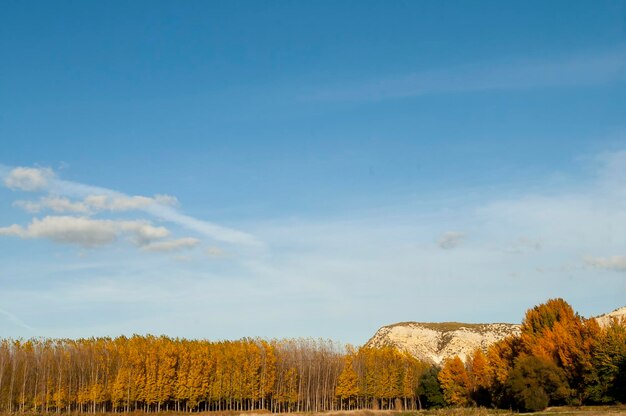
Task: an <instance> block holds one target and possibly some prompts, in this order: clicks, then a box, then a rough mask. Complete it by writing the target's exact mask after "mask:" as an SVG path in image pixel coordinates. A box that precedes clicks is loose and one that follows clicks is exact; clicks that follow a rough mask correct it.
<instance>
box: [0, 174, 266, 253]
mask: <svg viewBox="0 0 626 416" xmlns="http://www.w3.org/2000/svg"><path fill="white" fill-rule="evenodd" d="M0 178H2V181H3V183H4V185H5V186H6V187H7V188H9V189H11V190H14V191H27V192H47V195H46V196H44V197H41V198H40V199H39V200H37V201H22V200H20V201H16V202H15V205H16V206H18V207H20V208H23V209H25V210H27V211H28V212H31V213H37V212H40V211H43V210H46V209H49V210H52V211H54V212H57V213H61V212H64V213H79V214H87V215H88V214H93V213H96V212H104V211H108V212H122V211H131V210H132V211H142V212H144V213H147V214H148V215H150V216H152V217H154V218H157V219H159V220H163V221H167V222H171V223H174V224H177V225H179V226H181V227H183V228H186V229H188V230H191V231H194V232H196V233H199V234H201V235H203V236H205V237H208V238H210V239H212V240H215V241H218V242H223V243H228V244H233V245H239V246H242V247H257V248H258V247H262V246H263V244H262V243H261V242H260V241H259V240H257V239H256V238H255V237H254V236H252V235H250V234H248V233H245V232H243V231H239V230H235V229H232V228H228V227H223V226H220V225H218V224H214V223H211V222H208V221H203V220H199V219H197V218H194V217H191V216H189V215H186V214H183V213H182V212H180V210H179V208H178V205H179V204H178V200H177V199H176V198H175V197H173V196H169V195H155V196H154V197H146V196H141V195H136V196H130V195H126V194H124V193H121V192H117V191H114V190H111V189H107V188H101V187H96V186H91V185H86V184H82V183H78V182H72V181H66V180H62V179H60V178H58V176H57V175H56V174H55V172H54V171H53V170H52V169H50V168H40V167H36V168H30V167H15V168H11V167H7V166H2V165H0ZM70 198H74V200H72V199H70ZM76 199H78V200H76ZM49 218H54V217H49ZM67 218H80V219H79V220H75V221H74V222H75V223H81V224H86V223H89V221H88V218H83V217H66V218H65V219H63V220H59V221H61V222H69V220H68V219H67ZM47 221H52V220H50V219H48V220H47ZM89 224H90V226H91V227H92V228H95V229H98V230H99V231H100V234H99V236H98V239H96V240H95V242H94V244H95V245H96V246H97V245H99V244H98V241H112V240H115V238H116V237H117V236H119V234H118V232H119V230H120V229H124V227H121V228H120V227H117V228H116V226H113V225H111V224H109V225H110V227H109V228H111V227H112V228H114V229H116V230H117V231H114V230H112V229H109V230H108V231H107V232H105V231H103V229H104V228H106V227H104V226H103V224H101V223H98V222H97V220H93V221H92V223H89ZM31 227H34V230H37V229H38V227H40V224H39V223H35V222H33V223H32V224H31V225H29V226H28V227H26V228H23V227H21V226H19V225H12V226H9V227H5V228H3V229H2V230H3V231H2V233H3V234H5V235H15V236H23V237H24V238H29V236H34V235H36V233H35V232H34V231H29V230H30V229H31ZM75 236H76V235H75ZM76 238H77V237H76ZM74 240H76V239H73V241H74ZM55 241H59V240H55ZM185 241H186V243H185V244H181V243H180V242H178V243H177V244H174V243H172V244H169V245H162V246H157V247H159V249H160V250H158V251H163V250H164V247H172V248H175V249H179V248H182V247H191V246H192V245H193V244H190V243H189V242H190V240H185Z"/></svg>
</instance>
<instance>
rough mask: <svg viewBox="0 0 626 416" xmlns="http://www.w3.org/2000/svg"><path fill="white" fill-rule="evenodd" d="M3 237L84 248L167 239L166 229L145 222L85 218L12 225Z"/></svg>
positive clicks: (1, 232) (3, 230) (49, 218)
mask: <svg viewBox="0 0 626 416" xmlns="http://www.w3.org/2000/svg"><path fill="white" fill-rule="evenodd" d="M0 235H5V236H15V237H20V238H25V239H29V238H45V239H48V240H51V241H54V242H57V243H63V244H73V245H79V246H82V247H99V246H103V245H107V244H111V243H112V242H114V241H116V240H117V239H118V238H119V237H120V236H121V235H128V236H129V237H130V238H131V240H132V241H133V243H135V244H137V245H140V246H143V245H147V244H150V243H151V242H152V241H154V240H157V239H160V238H164V237H167V236H168V235H169V232H168V230H167V229H166V228H164V227H155V226H153V225H151V224H150V223H148V222H146V221H115V220H96V219H91V218H86V217H71V216H47V217H44V218H43V219H38V218H34V219H33V220H32V222H31V223H30V224H29V225H28V226H27V227H22V226H20V225H17V224H13V225H11V226H9V227H4V228H0Z"/></svg>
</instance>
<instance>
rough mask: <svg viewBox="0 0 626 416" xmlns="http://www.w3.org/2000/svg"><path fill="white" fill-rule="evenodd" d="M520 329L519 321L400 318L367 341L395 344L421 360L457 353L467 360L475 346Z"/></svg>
mask: <svg viewBox="0 0 626 416" xmlns="http://www.w3.org/2000/svg"><path fill="white" fill-rule="evenodd" d="M519 333H520V325H517V324H503V323H496V324H464V323H459V322H441V323H425V322H401V323H397V324H393V325H388V326H384V327H382V328H380V329H379V330H378V331H377V332H376V334H374V336H373V337H372V338H371V339H370V340H369V341H368V342H367V344H365V345H366V346H369V347H383V346H393V347H396V348H398V349H399V350H401V351H406V352H408V353H409V354H411V355H413V356H414V357H416V358H419V359H421V360H424V361H427V362H431V363H434V364H441V363H442V362H443V361H444V360H445V359H446V358H451V357H454V356H455V355H458V356H459V358H461V359H462V360H465V359H466V358H467V357H468V356H469V355H470V354H471V353H472V352H473V351H474V350H475V349H476V348H481V349H483V350H484V351H486V350H487V348H488V347H489V346H490V345H491V344H493V343H495V342H497V341H499V340H501V339H503V338H506V337H508V336H510V335H519Z"/></svg>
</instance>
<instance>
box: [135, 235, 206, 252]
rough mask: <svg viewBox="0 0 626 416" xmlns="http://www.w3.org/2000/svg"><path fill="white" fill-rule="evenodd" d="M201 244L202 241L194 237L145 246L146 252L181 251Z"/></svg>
mask: <svg viewBox="0 0 626 416" xmlns="http://www.w3.org/2000/svg"><path fill="white" fill-rule="evenodd" d="M198 244H200V240H198V239H197V238H192V237H185V238H178V239H176V240H168V241H157V242H154V243H150V244H147V245H145V246H143V249H144V250H146V251H179V250H184V249H190V248H194V247H195V246H197V245H198Z"/></svg>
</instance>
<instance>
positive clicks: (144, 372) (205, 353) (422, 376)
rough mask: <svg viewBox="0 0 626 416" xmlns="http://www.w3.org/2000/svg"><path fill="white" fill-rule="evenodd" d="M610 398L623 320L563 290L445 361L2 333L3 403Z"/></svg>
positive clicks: (323, 346) (138, 406)
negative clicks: (572, 299) (516, 324)
mask: <svg viewBox="0 0 626 416" xmlns="http://www.w3.org/2000/svg"><path fill="white" fill-rule="evenodd" d="M613 402H622V403H624V402H626V325H624V323H620V322H617V321H615V322H613V323H612V324H611V325H609V326H607V327H605V328H601V327H599V326H598V324H597V322H596V321H595V320H593V319H592V320H585V319H583V318H581V317H580V316H579V315H578V314H576V313H575V312H574V311H573V309H572V308H571V306H570V305H568V304H567V303H566V302H565V301H563V300H562V299H554V300H550V301H548V302H547V303H545V304H542V305H539V306H537V307H535V308H533V309H531V310H529V311H528V312H527V314H526V317H525V319H524V322H523V324H522V328H521V335H520V336H517V337H510V338H507V339H505V340H502V341H500V342H498V343H496V344H494V345H492V346H491V347H490V348H489V349H488V351H486V353H485V352H483V351H481V350H477V351H475V352H474V354H473V355H472V356H471V357H470V358H469V359H467V361H466V362H463V361H461V360H460V359H459V358H458V357H456V358H454V359H451V360H448V361H446V362H445V364H444V366H443V367H442V368H438V367H435V366H430V365H427V364H425V363H423V362H420V361H419V360H417V359H415V358H413V357H411V356H410V355H409V354H407V353H402V352H400V351H398V350H396V349H394V348H391V347H384V348H364V347H363V348H359V349H355V348H352V347H348V348H347V349H346V350H345V351H344V350H343V348H342V347H340V346H339V345H338V344H336V343H334V342H332V341H327V340H312V339H290V340H280V341H278V340H273V341H266V340H262V339H242V340H239V341H222V342H209V341H206V340H185V339H172V338H168V337H165V336H162V337H154V336H133V337H130V338H126V337H119V338H114V339H111V338H91V339H79V340H69V339H63V340H49V339H31V340H27V341H22V340H0V413H18V412H19V413H26V412H36V413H50V412H56V413H61V412H81V413H86V412H89V413H96V412H105V411H112V412H121V411H124V412H129V411H135V410H143V411H146V412H152V411H168V410H176V411H198V410H200V411H214V410H215V411H222V410H228V411H231V410H236V411H246V410H261V409H265V410H268V411H272V412H290V411H300V412H302V411H306V412H308V411H315V412H319V411H327V410H344V409H346V410H349V409H356V408H359V409H364V408H373V409H400V408H404V409H421V408H423V407H437V406H443V405H451V406H476V405H478V406H487V407H495V406H497V407H503V408H509V407H514V408H516V409H519V410H538V409H541V408H544V407H546V406H547V405H549V404H550V405H558V404H565V403H567V404H598V403H613Z"/></svg>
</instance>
